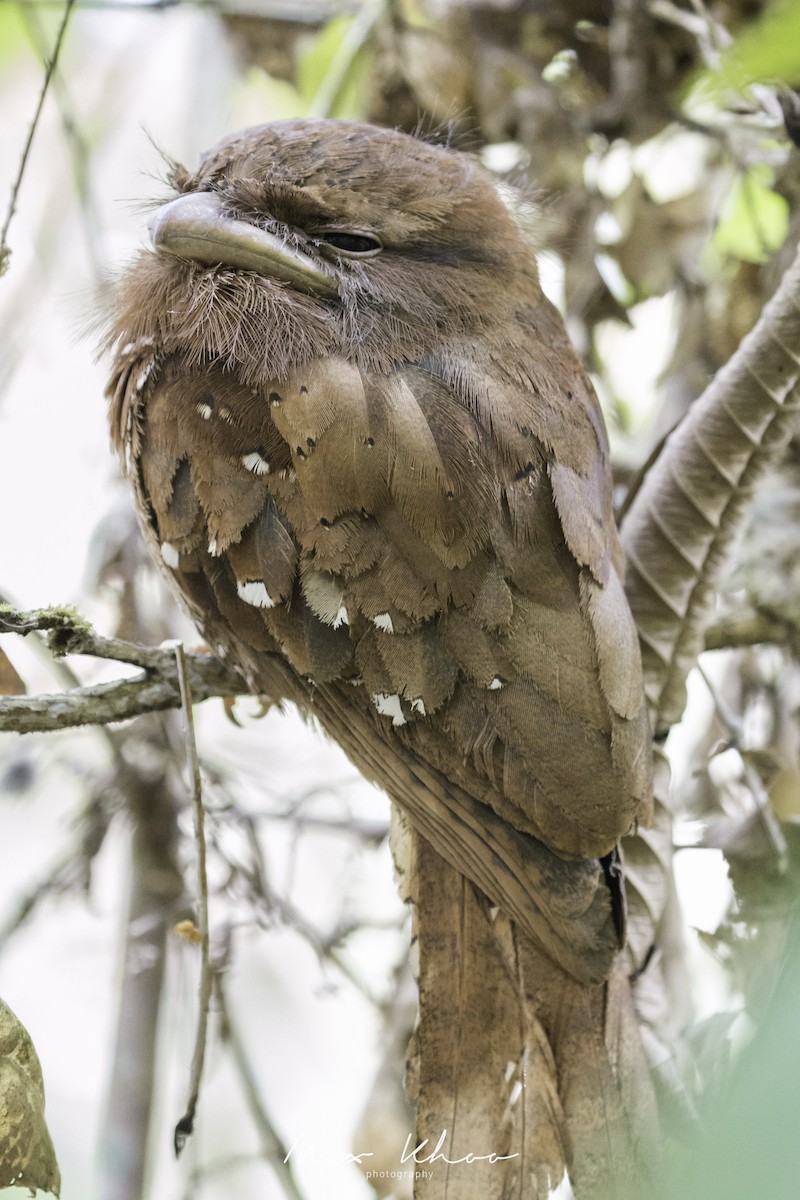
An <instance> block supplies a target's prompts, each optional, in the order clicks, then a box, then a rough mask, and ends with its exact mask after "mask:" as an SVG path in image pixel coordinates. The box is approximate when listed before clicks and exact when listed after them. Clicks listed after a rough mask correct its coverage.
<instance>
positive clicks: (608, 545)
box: [109, 121, 650, 984]
mask: <svg viewBox="0 0 800 1200" xmlns="http://www.w3.org/2000/svg"><path fill="white" fill-rule="evenodd" d="M174 184H175V187H176V192H177V193H178V198H177V199H176V200H173V201H172V202H171V203H170V204H169V205H167V206H165V207H164V208H162V209H160V210H158V211H157V212H156V214H155V215H154V218H153V221H152V232H153V239H154V245H155V252H152V251H147V252H145V253H143V254H142V255H141V256H140V257H139V259H138V260H137V261H136V262H135V263H134V265H133V266H132V267H131V269H130V271H129V272H128V273H127V275H126V276H125V277H124V279H123V280H122V282H121V285H120V287H119V290H118V298H117V306H116V312H115V316H114V322H113V329H112V332H111V334H110V339H109V342H110V344H113V345H114V346H115V348H116V364H115V370H114V377H113V381H112V385H111V396H112V405H111V422H112V430H113V436H114V440H115V442H116V443H117V445H118V446H119V447H120V449H121V450H123V452H124V454H125V458H126V463H127V469H128V472H129V474H130V476H131V478H132V480H133V483H134V487H135V490H136V496H137V501H138V506H139V512H140V516H141V518H142V523H143V526H144V529H145V533H146V535H147V537H148V539H149V540H150V542H151V543H152V545H153V547H154V549H155V551H156V553H157V554H158V555H159V556H160V558H161V560H162V562H163V564H164V566H165V568H166V570H167V573H168V574H169V576H170V577H171V579H172V581H173V584H174V586H175V587H176V588H177V590H178V591H179V593H180V594H181V595H182V596H183V598H184V600H185V601H186V603H187V604H188V606H189V609H190V611H191V612H192V614H193V615H194V617H195V618H196V620H197V622H198V624H199V625H200V626H201V628H202V629H203V631H204V633H205V636H206V638H207V639H208V641H209V643H210V645H211V646H212V647H217V648H219V649H220V652H222V653H224V654H226V655H227V656H228V657H229V658H230V659H232V660H234V661H235V662H236V664H237V665H238V666H240V667H241V668H242V669H243V670H244V671H245V672H246V674H247V676H248V678H249V679H250V680H251V683H252V686H253V688H254V690H257V691H259V692H263V693H267V694H269V695H270V696H272V697H274V698H276V699H279V698H288V699H291V700H294V701H296V702H297V703H298V704H299V705H300V706H301V708H302V709H303V710H304V711H306V712H311V713H313V714H315V715H316V716H317V717H318V718H319V720H320V722H321V723H322V725H323V726H324V727H325V728H326V729H327V730H328V731H329V732H330V733H331V734H332V735H333V736H334V737H335V738H336V739H337V740H338V741H339V742H340V743H341V744H342V745H343V747H344V749H345V750H346V752H347V753H348V754H349V755H350V757H351V758H352V759H353V761H354V762H355V763H356V765H357V766H358V767H359V768H360V769H361V770H362V771H363V772H364V774H365V775H367V776H368V777H369V778H371V779H373V780H376V781H377V782H378V783H380V784H381V785H382V786H383V787H384V788H385V789H386V790H387V792H388V793H389V795H390V796H391V797H392V798H393V799H394V800H396V801H397V802H398V803H399V804H400V805H401V806H403V807H404V808H405V809H406V811H407V813H408V814H409V815H410V817H411V820H412V823H413V825H414V827H415V828H416V829H417V831H418V832H419V833H421V834H422V835H423V836H424V837H425V838H426V839H427V840H428V841H429V842H430V843H431V845H432V846H433V847H434V848H435V849H436V851H437V852H438V854H440V855H441V856H442V857H443V858H444V859H445V860H446V862H447V863H449V865H450V867H452V868H454V869H456V870H457V871H458V872H460V873H463V875H465V876H466V877H467V878H468V879H470V880H471V881H472V883H474V884H476V885H477V886H478V888H479V889H480V890H481V892H482V893H485V894H486V895H487V896H488V897H489V900H490V901H492V902H493V903H494V904H497V905H499V906H500V908H501V909H503V910H504V911H505V912H506V913H507V915H508V916H510V917H511V918H513V920H514V921H515V922H516V923H517V925H518V926H519V928H520V929H521V930H522V931H523V932H524V935H525V936H526V937H527V936H530V937H531V938H533V939H534V942H535V944H536V945H538V946H539V947H542V948H544V949H545V951H546V952H547V954H548V955H549V956H550V958H552V959H554V960H555V961H556V962H557V963H559V964H560V966H561V967H562V968H563V969H564V970H565V971H566V972H567V975H568V976H569V977H573V978H575V979H576V980H580V981H581V982H582V984H587V983H590V982H598V981H601V980H603V979H604V978H605V977H606V975H607V973H608V970H609V968H610V965H611V961H612V958H613V955H614V951H615V947H616V944H617V936H618V932H619V919H618V918H619V914H618V912H617V921H616V931H615V923H614V913H613V909H614V904H613V903H612V900H613V897H612V895H611V892H610V891H609V888H614V887H615V886H616V884H615V883H614V880H613V872H611V871H608V870H605V871H604V870H603V869H602V867H601V864H600V863H599V862H598V860H599V859H601V858H603V857H604V856H609V855H611V854H612V853H613V851H614V847H615V844H616V842H617V839H618V838H619V837H620V836H621V835H622V834H624V833H625V832H626V831H627V830H628V829H629V828H630V827H631V825H632V824H633V822H634V821H635V820H636V819H637V818H640V819H641V818H642V817H643V816H644V817H646V815H647V812H648V805H649V788H650V783H649V774H648V771H649V767H648V762H649V754H648V752H647V724H646V716H645V709H644V701H643V694H642V683H641V669H640V663H639V654H638V646H637V639H636V632H635V629H634V626H633V621H632V618H631V615H630V612H629V609H628V606H627V602H626V600H625V596H624V592H623V590H622V585H621V581H620V573H621V555H620V549H619V544H618V539H617V533H616V529H615V526H614V520H613V516H612V511H611V480H610V471H609V463H608V447H607V440H606V435H605V430H604V427H603V422H602V418H601V415H600V412H599V408H598V405H597V401H596V398H595V396H594V393H593V391H592V388H591V384H590V382H589V380H588V378H587V376H586V374H585V372H584V370H583V369H582V367H581V365H580V363H579V361H578V359H577V357H576V355H575V354H574V352H573V350H572V348H571V347H570V345H569V342H568V340H567V337H566V334H565V332H564V328H563V325H562V322H561V320H560V318H559V316H558V314H557V312H556V311H555V310H554V308H553V307H552V305H551V304H550V303H549V302H548V301H547V300H546V299H545V297H544V296H543V294H542V291H541V288H540V286H539V281H538V276H537V269H536V263H535V258H534V254H533V251H532V248H531V246H530V244H529V243H528V241H527V239H526V236H525V235H524V233H523V232H522V230H521V228H520V226H519V225H518V223H517V222H516V220H515V219H514V217H513V215H512V214H511V212H510V211H509V209H508V207H507V206H506V204H505V203H504V202H503V200H502V199H501V197H500V195H499V193H498V191H497V189H496V187H495V185H494V184H493V182H492V181H491V180H490V178H489V177H487V176H486V175H485V174H484V173H483V172H482V171H481V170H480V169H479V168H478V167H477V166H476V164H475V163H473V162H472V161H471V160H470V159H468V158H467V157H465V156H462V155H460V154H458V153H455V152H452V151H450V150H448V149H445V148H442V147H440V146H435V145H430V144H426V143H425V142H423V141H419V140H416V139H412V138H409V137H407V136H406V135H404V134H401V133H397V132H392V131H389V130H384V129H375V128H371V127H369V126H365V125H358V124H353V123H347V122H332V121H290V122H277V123H275V124H273V125H265V126H260V127H257V128H254V129H250V130H245V131H244V132H243V133H240V134H238V135H234V136H232V137H229V138H227V139H225V140H224V141H223V142H221V143H220V144H219V145H218V146H217V147H216V148H215V149H213V150H212V151H211V152H210V153H209V154H207V155H206V156H205V157H204V159H203V160H202V162H201V165H200V167H199V169H198V170H197V171H196V172H195V173H194V174H189V173H188V172H185V171H183V170H182V169H180V168H178V169H176V170H175V172H174ZM606 866H608V861H606Z"/></svg>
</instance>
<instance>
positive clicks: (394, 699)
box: [372, 692, 406, 725]
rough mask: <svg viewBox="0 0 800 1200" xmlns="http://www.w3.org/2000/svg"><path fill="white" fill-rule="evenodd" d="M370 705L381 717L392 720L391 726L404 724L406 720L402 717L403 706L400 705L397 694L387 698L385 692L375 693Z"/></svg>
mask: <svg viewBox="0 0 800 1200" xmlns="http://www.w3.org/2000/svg"><path fill="white" fill-rule="evenodd" d="M372 703H373V704H374V705H375V707H376V708H377V710H378V712H379V713H380V714H381V716H382V717H391V718H392V724H393V725H405V724H406V719H405V717H404V716H403V706H402V704H401V703H400V697H399V696H398V695H397V693H395V694H394V695H392V696H387V694H386V692H375V693H374V695H373V697H372Z"/></svg>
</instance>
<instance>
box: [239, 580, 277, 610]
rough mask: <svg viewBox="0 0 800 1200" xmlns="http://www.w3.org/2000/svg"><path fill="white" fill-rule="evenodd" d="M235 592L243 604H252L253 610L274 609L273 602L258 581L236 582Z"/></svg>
mask: <svg viewBox="0 0 800 1200" xmlns="http://www.w3.org/2000/svg"><path fill="white" fill-rule="evenodd" d="M236 591H237V592H238V593H239V598H240V599H241V600H244V602H245V604H252V605H253V607H254V608H274V607H275V601H274V600H273V599H272V597H271V596H270V594H269V592H268V591H267V589H266V587H265V586H264V584H263V583H262V582H261V581H260V580H248V581H247V582H244V581H242V580H237V583H236Z"/></svg>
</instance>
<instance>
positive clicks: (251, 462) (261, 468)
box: [242, 450, 269, 475]
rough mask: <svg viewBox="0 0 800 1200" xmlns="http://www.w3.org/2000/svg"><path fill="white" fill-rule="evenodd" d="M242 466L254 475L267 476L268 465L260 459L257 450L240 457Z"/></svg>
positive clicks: (263, 459) (264, 460)
mask: <svg viewBox="0 0 800 1200" xmlns="http://www.w3.org/2000/svg"><path fill="white" fill-rule="evenodd" d="M242 466H243V467H247V469H248V471H252V472H253V474H254V475H269V463H268V462H267V460H266V459H265V458H262V457H261V455H260V454H259V453H258V451H257V450H253V451H251V453H250V454H243V455H242Z"/></svg>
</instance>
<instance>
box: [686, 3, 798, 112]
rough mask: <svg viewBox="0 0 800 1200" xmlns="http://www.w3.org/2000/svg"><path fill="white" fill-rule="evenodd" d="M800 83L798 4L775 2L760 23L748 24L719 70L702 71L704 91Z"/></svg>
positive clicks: (725, 56)
mask: <svg viewBox="0 0 800 1200" xmlns="http://www.w3.org/2000/svg"><path fill="white" fill-rule="evenodd" d="M776 80H783V81H784V82H785V83H789V84H793V83H798V82H800V4H798V2H797V0H778V2H777V3H774V4H772V5H770V6H769V8H768V9H767V11H766V12H765V13H764V15H763V16H762V17H761V19H760V20H759V21H756V22H755V23H753V24H751V25H748V26H747V28H745V29H744V30H743V31H742V33H740V34H739V36H738V37H737V38H736V39H735V40H734V42H733V44H732V45H731V46H730V47H729V48H728V50H726V51H725V53H724V55H723V56H722V60H721V63H720V66H719V69H718V70H716V71H707V72H704V73H703V74H702V75H701V76H700V77H699V79H698V80H697V83H698V84H699V86H700V88H701V89H702V90H704V91H711V92H712V93H719V92H721V91H725V90H727V89H729V88H733V89H734V90H740V89H742V88H744V87H747V85H748V84H751V83H756V82H762V83H771V82H774V81H776Z"/></svg>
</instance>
